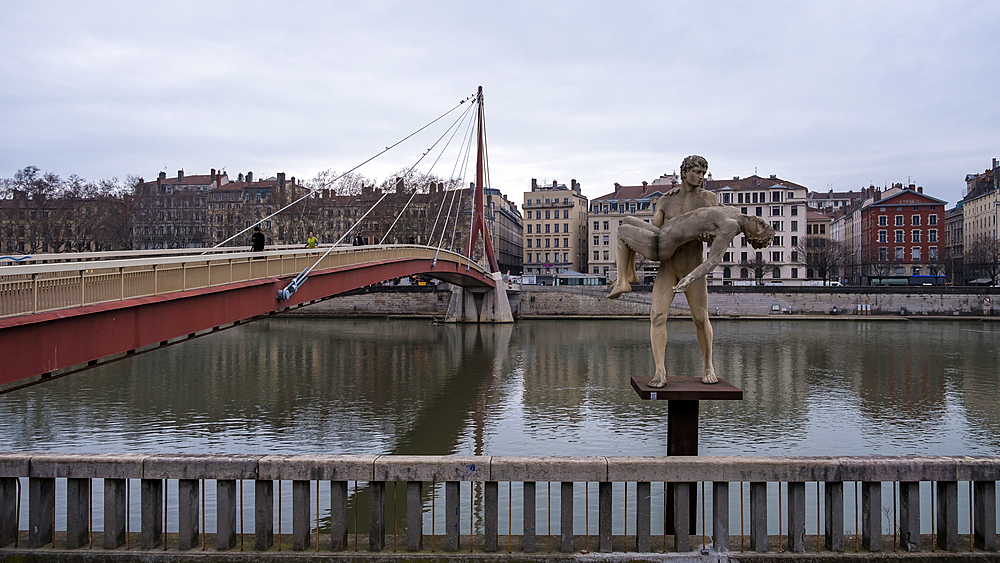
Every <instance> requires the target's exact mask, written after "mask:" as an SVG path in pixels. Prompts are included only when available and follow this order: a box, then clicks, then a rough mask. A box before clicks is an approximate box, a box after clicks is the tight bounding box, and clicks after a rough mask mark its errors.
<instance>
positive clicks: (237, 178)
mask: <svg viewBox="0 0 1000 563" xmlns="http://www.w3.org/2000/svg"><path fill="white" fill-rule="evenodd" d="M236 181H237V182H242V181H243V173H242V172H240V175H239V176H237V177H236Z"/></svg>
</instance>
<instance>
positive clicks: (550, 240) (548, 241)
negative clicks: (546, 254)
mask: <svg viewBox="0 0 1000 563" xmlns="http://www.w3.org/2000/svg"><path fill="white" fill-rule="evenodd" d="M550 242H552V239H550V238H547V239H545V248H548V247H549V243H550Z"/></svg>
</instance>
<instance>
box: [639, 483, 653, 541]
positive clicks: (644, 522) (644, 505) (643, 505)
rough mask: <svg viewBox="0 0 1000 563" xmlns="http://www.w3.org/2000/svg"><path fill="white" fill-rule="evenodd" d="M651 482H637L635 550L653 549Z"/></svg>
mask: <svg viewBox="0 0 1000 563" xmlns="http://www.w3.org/2000/svg"><path fill="white" fill-rule="evenodd" d="M650 490H651V488H650V484H649V481H639V482H637V483H636V484H635V550H636V551H638V552H639V553H649V552H650V551H651V550H652V549H653V540H652V538H651V537H650V535H649V534H650V530H649V527H650V508H649V506H650V502H651V500H650V498H649V497H650Z"/></svg>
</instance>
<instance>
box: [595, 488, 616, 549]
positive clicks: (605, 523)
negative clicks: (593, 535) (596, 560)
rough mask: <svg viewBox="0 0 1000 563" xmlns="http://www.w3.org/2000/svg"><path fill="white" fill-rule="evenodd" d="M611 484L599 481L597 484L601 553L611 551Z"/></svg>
mask: <svg viewBox="0 0 1000 563" xmlns="http://www.w3.org/2000/svg"><path fill="white" fill-rule="evenodd" d="M611 485H612V484H611V483H607V482H604V481H601V482H600V483H598V484H597V528H598V533H599V534H600V540H599V543H600V550H601V553H611V551H612V549H613V547H612V545H611V523H612V509H611V507H612V496H613V495H612V494H611V493H612V486H611Z"/></svg>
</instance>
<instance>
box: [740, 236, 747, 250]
mask: <svg viewBox="0 0 1000 563" xmlns="http://www.w3.org/2000/svg"><path fill="white" fill-rule="evenodd" d="M746 245H747V237H740V246H742V247H744V248H745V247H746Z"/></svg>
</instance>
